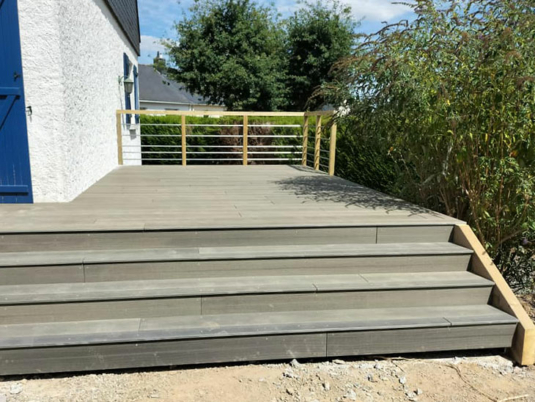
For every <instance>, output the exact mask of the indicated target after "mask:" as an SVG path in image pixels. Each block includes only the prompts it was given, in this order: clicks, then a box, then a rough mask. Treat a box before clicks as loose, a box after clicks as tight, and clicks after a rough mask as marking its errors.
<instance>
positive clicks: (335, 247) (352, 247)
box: [0, 243, 472, 267]
mask: <svg viewBox="0 0 535 402" xmlns="http://www.w3.org/2000/svg"><path fill="white" fill-rule="evenodd" d="M471 253H472V251H471V250H468V249H466V248H464V247H460V246H457V245H455V244H452V243H413V244H389V245H388V246H385V245H384V244H314V245H272V246H242V247H191V248H175V249H171V248H163V249H137V250H85V251H51V252H20V253H0V267H2V266H4V267H5V266H8V267H14V266H29V265H36V266H43V265H61V264H79V263H84V264H96V263H113V262H134V261H136V262H143V261H197V260H198V261H202V260H240V259H265V258H311V257H316V258H317V257H368V256H408V255H459V254H471Z"/></svg>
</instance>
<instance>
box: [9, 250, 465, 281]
mask: <svg viewBox="0 0 535 402" xmlns="http://www.w3.org/2000/svg"><path fill="white" fill-rule="evenodd" d="M469 261H470V255H455V256H449V255H448V256H405V257H361V258H358V257H357V258H353V257H347V258H313V259H307V258H302V259H277V260H241V261H240V260H237V261H233V262H232V263H231V264H229V263H228V262H227V261H201V262H198V261H182V262H160V263H153V262H149V263H136V262H134V263H121V264H91V265H86V266H85V281H86V282H103V281H123V280H155V279H156V280H157V279H181V278H202V277H216V278H217V277H236V276H256V277H259V276H273V275H338V274H359V273H374V272H376V273H380V272H383V273H390V272H392V273H393V272H400V273H402V272H455V271H466V270H467V268H468V264H469ZM1 272H2V270H1V269H0V274H1Z"/></svg>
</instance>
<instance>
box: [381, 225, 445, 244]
mask: <svg viewBox="0 0 535 402" xmlns="http://www.w3.org/2000/svg"><path fill="white" fill-rule="evenodd" d="M452 234H453V227H451V228H450V227H448V226H427V227H388V226H384V227H379V228H377V243H419V242H440V241H444V242H448V241H450V239H451V236H452Z"/></svg>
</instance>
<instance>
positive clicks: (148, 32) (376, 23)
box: [138, 0, 412, 64]
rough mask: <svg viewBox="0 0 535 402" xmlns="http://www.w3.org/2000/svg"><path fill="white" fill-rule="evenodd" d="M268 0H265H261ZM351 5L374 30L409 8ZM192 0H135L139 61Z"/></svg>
mask: <svg viewBox="0 0 535 402" xmlns="http://www.w3.org/2000/svg"><path fill="white" fill-rule="evenodd" d="M260 1H261V2H263V3H269V1H266V0H260ZM343 2H344V3H346V4H348V5H350V6H351V8H352V10H353V15H354V16H355V19H357V20H361V19H363V21H362V25H361V27H360V30H361V31H363V32H374V31H376V30H377V29H379V28H380V27H381V22H382V21H388V22H390V23H392V22H395V21H398V20H400V19H402V18H410V17H411V15H412V14H411V12H410V9H409V8H407V7H406V6H403V5H400V4H394V3H393V2H392V0H343ZM191 3H192V0H181V1H179V0H138V5H139V19H140V24H141V56H140V58H139V62H140V63H143V64H150V63H152V58H153V57H154V56H155V55H156V52H157V51H158V50H160V51H163V47H162V46H161V45H160V44H159V41H160V39H161V38H169V37H174V32H173V31H174V30H173V23H174V22H175V21H178V20H180V19H181V18H182V16H183V15H184V13H187V11H188V8H189V6H190V5H191ZM275 6H276V7H277V9H278V10H279V12H280V13H281V14H282V16H287V15H290V14H292V13H293V12H294V11H296V10H297V9H298V7H299V6H298V4H297V1H296V0H287V1H284V0H275Z"/></svg>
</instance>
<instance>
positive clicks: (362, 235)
mask: <svg viewBox="0 0 535 402" xmlns="http://www.w3.org/2000/svg"><path fill="white" fill-rule="evenodd" d="M452 231H453V227H452V226H408V227H347V228H343V227H339V228H316V229H314V228H308V229H292V228H286V229H250V230H247V229H239V230H202V231H193V230H192V231H148V232H143V231H139V232H87V233H35V234H2V235H0V252H19V251H62V250H114V249H123V250H124V249H139V248H181V247H227V246H230V247H231V246H241V245H247V246H266V245H287V244H294V245H298V244H326V243H330V244H345V243H355V244H358V243H361V244H362V243H410V242H413V243H418V242H447V241H449V240H450V238H451V234H452Z"/></svg>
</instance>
